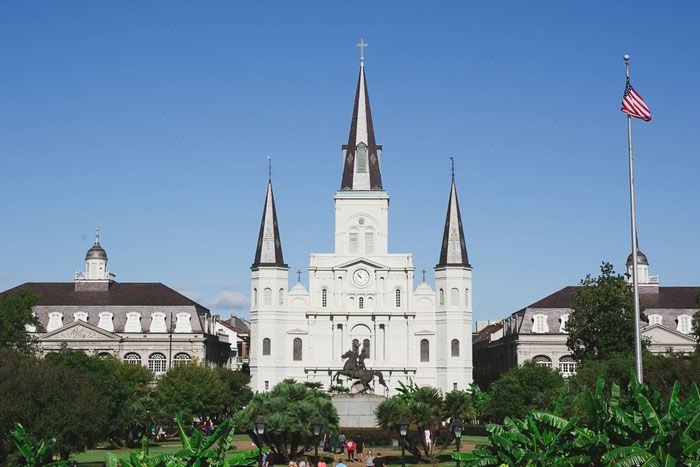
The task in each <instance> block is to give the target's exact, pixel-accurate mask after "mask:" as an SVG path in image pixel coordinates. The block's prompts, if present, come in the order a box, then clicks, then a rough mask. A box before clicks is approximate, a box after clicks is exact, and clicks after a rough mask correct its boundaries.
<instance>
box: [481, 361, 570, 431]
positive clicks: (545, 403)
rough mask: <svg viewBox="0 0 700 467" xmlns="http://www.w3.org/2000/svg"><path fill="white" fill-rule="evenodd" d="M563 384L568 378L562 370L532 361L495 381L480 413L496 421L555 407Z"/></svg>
mask: <svg viewBox="0 0 700 467" xmlns="http://www.w3.org/2000/svg"><path fill="white" fill-rule="evenodd" d="M563 387H564V378H562V376H561V374H560V373H559V372H558V371H556V370H553V369H551V368H549V367H547V366H543V365H538V364H536V363H535V362H533V361H531V360H529V361H527V362H525V363H524V364H523V365H522V366H518V367H515V368H511V369H510V370H509V371H508V372H507V373H504V374H503V375H501V377H500V378H498V379H497V380H496V381H494V382H493V384H492V385H491V390H490V391H489V400H488V401H487V402H486V403H485V404H484V405H483V406H482V409H481V413H480V415H481V416H482V417H483V418H484V419H486V420H492V421H495V420H503V419H505V418H506V417H518V418H523V417H524V416H525V415H527V413H528V412H530V411H531V410H551V409H552V408H553V407H554V404H555V402H556V400H557V396H558V394H559V392H560V391H561V389H562V388H563Z"/></svg>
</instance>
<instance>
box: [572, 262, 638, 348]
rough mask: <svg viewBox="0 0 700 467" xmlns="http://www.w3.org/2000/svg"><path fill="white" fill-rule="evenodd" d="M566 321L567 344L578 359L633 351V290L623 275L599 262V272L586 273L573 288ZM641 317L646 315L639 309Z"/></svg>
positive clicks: (607, 264)
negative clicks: (593, 273) (576, 286)
mask: <svg viewBox="0 0 700 467" xmlns="http://www.w3.org/2000/svg"><path fill="white" fill-rule="evenodd" d="M571 310H572V312H571V314H570V315H569V320H568V321H567V322H566V331H567V332H568V338H567V340H566V345H567V346H568V347H569V350H571V352H572V354H573V356H574V358H575V359H576V360H578V361H579V362H585V361H587V360H600V359H604V358H607V357H609V356H610V355H612V354H615V353H628V352H634V328H635V325H638V323H635V320H634V294H633V292H632V288H631V287H630V285H629V284H628V283H627V282H626V281H625V278H624V276H622V275H620V274H616V273H615V271H614V270H613V266H612V265H611V264H610V263H602V265H601V266H600V276H598V277H591V275H590V274H589V275H587V276H586V278H585V279H583V280H582V281H581V284H580V286H579V287H578V289H577V290H576V292H574V294H573V296H572V303H571ZM640 318H641V319H643V320H644V319H646V318H645V316H644V313H643V312H641V316H640Z"/></svg>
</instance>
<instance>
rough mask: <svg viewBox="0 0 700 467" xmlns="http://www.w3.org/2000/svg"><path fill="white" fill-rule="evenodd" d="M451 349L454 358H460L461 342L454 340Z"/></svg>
mask: <svg viewBox="0 0 700 467" xmlns="http://www.w3.org/2000/svg"><path fill="white" fill-rule="evenodd" d="M450 348H451V349H452V356H453V357H459V341H458V340H457V339H452V343H451V345H450Z"/></svg>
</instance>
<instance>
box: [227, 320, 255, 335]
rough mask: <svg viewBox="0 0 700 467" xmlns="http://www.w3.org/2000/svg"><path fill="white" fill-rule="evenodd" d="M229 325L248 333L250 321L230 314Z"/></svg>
mask: <svg viewBox="0 0 700 467" xmlns="http://www.w3.org/2000/svg"><path fill="white" fill-rule="evenodd" d="M229 322H230V323H231V325H233V326H234V327H236V328H237V329H240V330H241V331H243V332H246V333H249V334H250V322H249V321H246V320H244V319H242V318H239V317H238V316H231V319H230V320H229Z"/></svg>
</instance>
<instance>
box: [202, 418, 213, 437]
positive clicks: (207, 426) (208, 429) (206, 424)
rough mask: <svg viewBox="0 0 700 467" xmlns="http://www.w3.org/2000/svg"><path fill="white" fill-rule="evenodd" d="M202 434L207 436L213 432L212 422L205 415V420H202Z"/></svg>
mask: <svg viewBox="0 0 700 467" xmlns="http://www.w3.org/2000/svg"><path fill="white" fill-rule="evenodd" d="M204 434H205V435H207V436H211V435H212V434H214V423H213V422H212V421H211V418H209V417H207V420H206V421H205V422H204Z"/></svg>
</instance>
